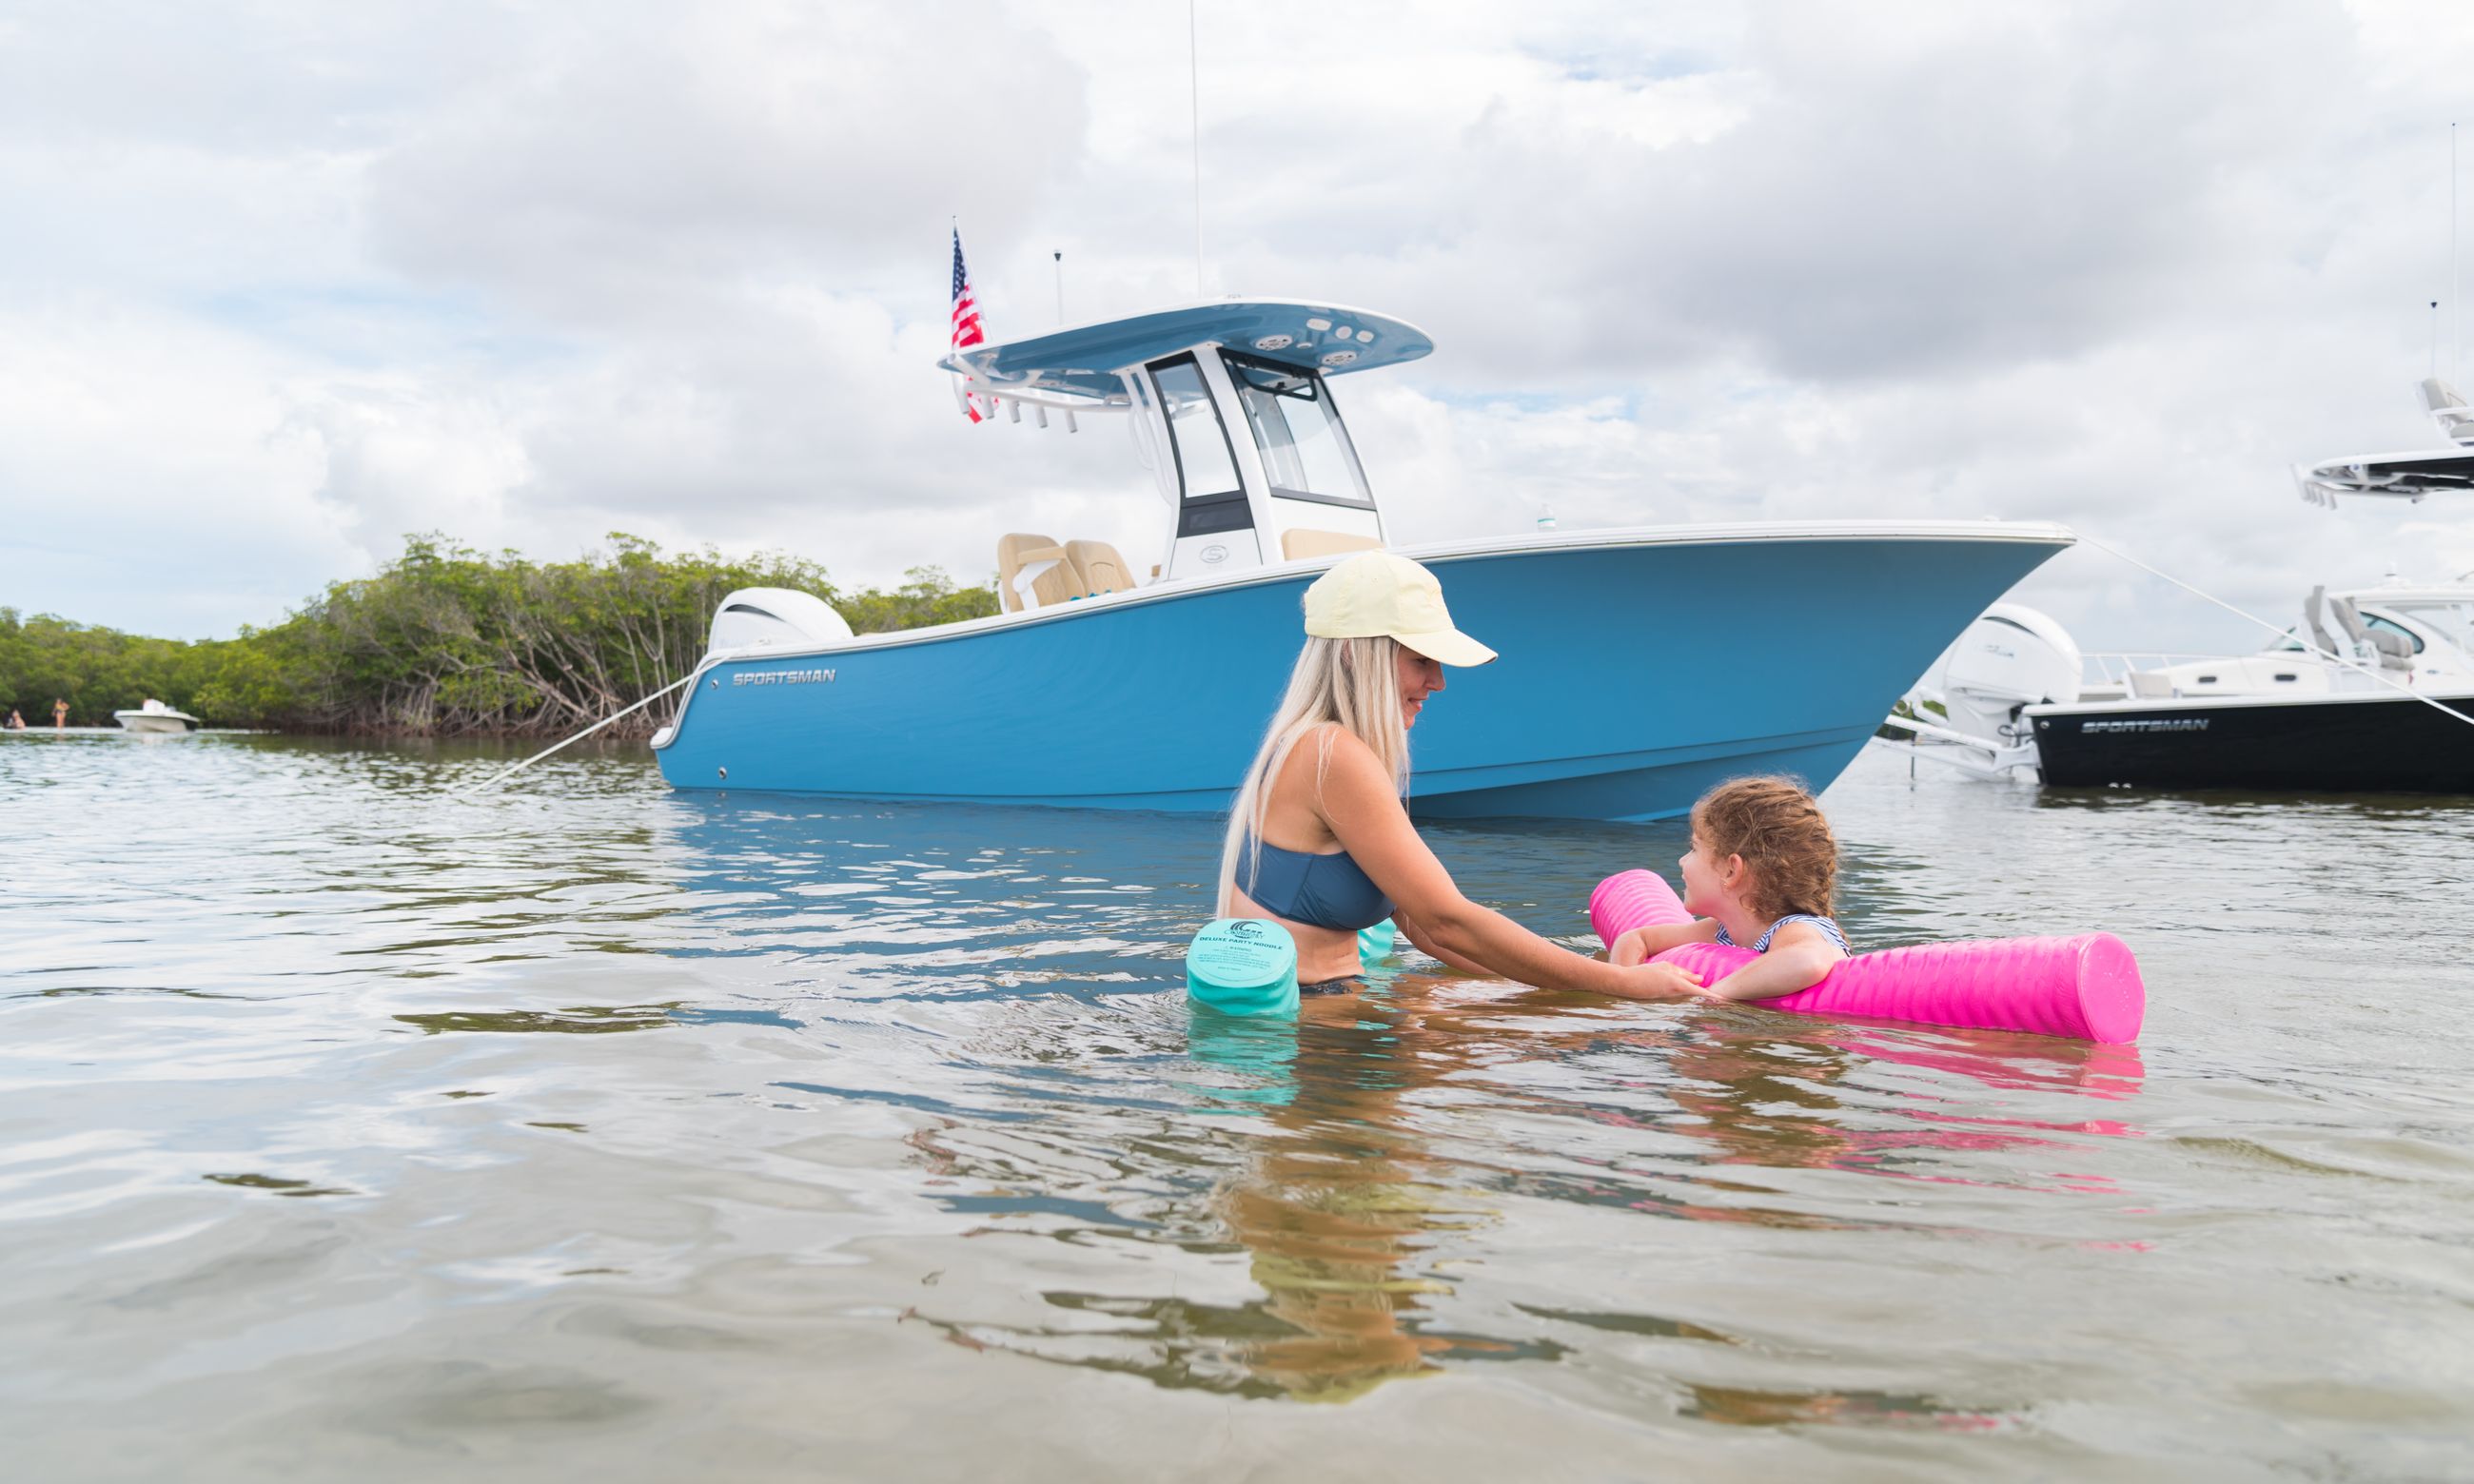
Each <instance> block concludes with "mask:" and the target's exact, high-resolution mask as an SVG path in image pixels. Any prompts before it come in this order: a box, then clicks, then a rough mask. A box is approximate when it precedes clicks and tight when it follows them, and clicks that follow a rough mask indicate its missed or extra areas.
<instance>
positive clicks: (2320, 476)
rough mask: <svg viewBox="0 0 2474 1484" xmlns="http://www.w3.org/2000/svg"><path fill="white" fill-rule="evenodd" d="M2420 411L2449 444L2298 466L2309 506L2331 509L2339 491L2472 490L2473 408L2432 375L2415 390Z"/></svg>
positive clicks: (2418, 493) (2394, 494) (2396, 494)
mask: <svg viewBox="0 0 2474 1484" xmlns="http://www.w3.org/2000/svg"><path fill="white" fill-rule="evenodd" d="M2415 390H2416V391H2417V392H2418V393H2419V394H2420V396H2421V399H2422V410H2423V411H2424V412H2425V413H2427V414H2429V415H2430V417H2431V420H2432V421H2434V422H2436V423H2438V424H2439V431H2440V432H2441V433H2443V434H2445V435H2447V438H2448V441H2449V444H2450V446H2448V447H2446V448H2423V449H2413V450H2409V451H2407V452H2404V453H2355V454H2347V455H2346V456H2345V457H2343V458H2341V459H2329V460H2326V461H2325V462H2323V463H2319V464H2297V465H2295V466H2294V467H2293V478H2294V482H2295V483H2296V484H2298V485H2300V486H2301V488H2302V497H2303V498H2304V499H2306V500H2308V501H2310V502H2311V503H2312V504H2314V505H2324V506H2328V507H2330V508H2332V509H2333V508H2334V507H2335V506H2336V503H2337V498H2338V496H2340V495H2348V494H2375V495H2381V496H2385V497H2387V498H2389V499H2403V500H2413V501H2418V500H2420V499H2422V498H2423V497H2424V496H2425V495H2428V494H2433V493H2447V492H2457V493H2462V492H2463V491H2468V490H2474V407H2468V406H2467V405H2466V403H2465V398H2463V397H2462V396H2460V395H2457V389H2456V388H2455V387H2453V386H2450V385H2449V384H2448V383H2447V382H2445V381H2442V380H2440V379H2439V378H2438V377H2437V376H2434V377H2431V378H2429V379H2428V380H2425V381H2424V382H2422V383H2421V385H2420V386H2419V387H2417V388H2416V389H2415Z"/></svg>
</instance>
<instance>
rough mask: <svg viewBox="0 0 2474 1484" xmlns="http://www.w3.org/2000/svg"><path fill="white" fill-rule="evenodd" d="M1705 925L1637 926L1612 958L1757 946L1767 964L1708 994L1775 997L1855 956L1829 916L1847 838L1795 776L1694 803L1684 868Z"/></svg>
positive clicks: (1744, 782)
mask: <svg viewBox="0 0 2474 1484" xmlns="http://www.w3.org/2000/svg"><path fill="white" fill-rule="evenodd" d="M1679 864H1680V865H1681V866H1682V868H1683V871H1684V908H1685V910H1686V911H1687V912H1689V913H1691V914H1692V915H1693V917H1694V919H1695V920H1696V921H1694V922H1680V923H1676V924H1674V925H1672V926H1667V927H1636V928H1634V929H1633V930H1632V931H1630V932H1628V933H1625V934H1624V935H1623V936H1622V937H1620V938H1617V939H1616V940H1615V941H1614V943H1613V945H1612V946H1611V947H1610V948H1609V950H1608V952H1607V958H1608V961H1609V962H1611V963H1614V964H1620V965H1626V966H1629V965H1633V964H1637V963H1640V962H1642V961H1643V960H1645V959H1647V958H1649V957H1650V956H1651V955H1653V954H1657V953H1662V952H1664V951H1666V950H1667V949H1668V948H1672V947H1677V946H1680V945H1684V944H1687V943H1724V944H1749V945H1751V946H1752V950H1753V951H1754V952H1756V953H1758V954H1759V955H1760V957H1759V958H1758V959H1755V960H1754V961H1753V962H1751V963H1749V964H1746V965H1745V966H1744V967H1743V968H1741V969H1736V970H1735V971H1734V973H1731V974H1729V975H1727V976H1726V977H1724V978H1722V979H1720V980H1719V981H1718V982H1717V983H1715V984H1712V985H1709V986H1707V987H1706V988H1704V989H1703V990H1702V991H1701V993H1704V994H1709V995H1712V996H1715V997H1717V998H1721V999H1770V998H1774V997H1776V996H1778V995H1781V994H1792V993H1795V992H1796V991H1798V990H1808V989H1810V988H1812V987H1813V986H1814V985H1816V984H1819V983H1820V982H1821V981H1822V979H1823V978H1824V977H1825V976H1826V975H1828V974H1829V972H1830V969H1831V966H1832V965H1834V964H1836V963H1837V962H1838V961H1839V960H1840V959H1843V958H1845V957H1846V956H1847V951H1848V950H1847V936H1846V934H1844V933H1841V932H1840V931H1839V930H1838V924H1837V923H1836V922H1831V918H1830V888H1831V881H1832V879H1833V878H1834V877H1835V876H1836V875H1837V874H1838V841H1837V839H1836V838H1835V837H1833V836H1832V835H1831V832H1830V821H1829V820H1827V819H1825V818H1823V817H1822V813H1821V805H1820V804H1818V803H1816V802H1813V798H1812V796H1811V795H1810V794H1808V793H1807V792H1805V791H1804V788H1803V787H1802V786H1801V785H1799V784H1798V783H1796V782H1795V781H1794V780H1793V779H1790V778H1731V779H1729V780H1728V781H1727V782H1724V783H1721V784H1719V785H1718V786H1717V787H1716V788H1713V789H1711V790H1710V792H1709V793H1707V794H1705V795H1703V796H1702V799H1701V802H1699V803H1696V804H1694V805H1693V806H1692V849H1691V850H1690V851H1689V852H1688V853H1686V855H1685V857H1684V859H1683V860H1682V861H1681V862H1679Z"/></svg>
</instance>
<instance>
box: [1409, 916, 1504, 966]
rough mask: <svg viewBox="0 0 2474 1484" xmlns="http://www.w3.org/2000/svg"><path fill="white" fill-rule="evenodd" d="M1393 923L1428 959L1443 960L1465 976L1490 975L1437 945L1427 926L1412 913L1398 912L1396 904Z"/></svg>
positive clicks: (1474, 964)
mask: <svg viewBox="0 0 2474 1484" xmlns="http://www.w3.org/2000/svg"><path fill="white" fill-rule="evenodd" d="M1392 921H1394V922H1397V923H1399V924H1400V936H1401V937H1403V938H1406V939H1408V940H1409V944H1410V946H1412V947H1414V948H1416V949H1417V950H1418V951H1419V952H1420V953H1423V954H1425V955H1426V956H1427V957H1428V958H1436V959H1441V960H1443V962H1444V963H1445V964H1448V965H1450V966H1451V967H1452V968H1454V969H1459V970H1460V971H1461V972H1462V973H1465V974H1479V975H1486V974H1488V973H1489V970H1488V969H1486V968H1485V966H1483V965H1480V964H1476V963H1472V962H1471V961H1469V960H1468V959H1465V958H1462V957H1461V956H1460V955H1459V954H1456V953H1454V952H1452V951H1451V950H1450V949H1448V948H1446V947H1444V946H1443V945H1442V944H1440V943H1437V942H1436V941H1435V935H1434V934H1433V933H1430V932H1428V931H1426V925H1425V924H1424V923H1423V922H1419V921H1418V919H1417V918H1416V917H1415V916H1413V915H1411V914H1410V913H1407V912H1403V911H1400V910H1398V909H1397V906H1396V904H1395V909H1394V911H1393V913H1392Z"/></svg>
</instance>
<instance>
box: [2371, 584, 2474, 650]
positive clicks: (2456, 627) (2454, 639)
mask: <svg viewBox="0 0 2474 1484" xmlns="http://www.w3.org/2000/svg"><path fill="white" fill-rule="evenodd" d="M2380 607H2382V608H2385V609H2387V610H2389V611H2390V612H2393V613H2395V614H2396V615H2397V616H2399V617H2400V618H2410V619H2413V621H2414V622H2415V623H2418V624H2421V625H2422V626H2423V627H2425V628H2428V629H2437V630H2438V631H2439V634H2440V637H2442V638H2444V639H2446V640H2447V641H2448V642H2449V643H2451V644H2454V645H2456V646H2457V647H2458V648H2459V649H2461V650H2463V651H2464V652H2465V653H2466V654H2468V655H2474V598H2458V599H2454V600H2448V599H2442V600H2440V601H2438V602H2428V601H2426V602H2416V603H2395V602H2385V603H2382V604H2381V605H2380ZM2364 616H2365V617H2369V616H2370V615H2368V614H2365V615H2364ZM2373 622H2377V620H2376V619H2373Z"/></svg>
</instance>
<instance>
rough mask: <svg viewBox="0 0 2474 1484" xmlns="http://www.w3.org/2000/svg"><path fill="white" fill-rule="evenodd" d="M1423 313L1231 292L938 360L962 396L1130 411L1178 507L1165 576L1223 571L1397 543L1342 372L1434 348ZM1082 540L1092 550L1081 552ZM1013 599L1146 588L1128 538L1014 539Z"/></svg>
mask: <svg viewBox="0 0 2474 1484" xmlns="http://www.w3.org/2000/svg"><path fill="white" fill-rule="evenodd" d="M1433 349H1434V342H1433V340H1431V339H1430V338H1428V337H1427V335H1426V334H1425V332H1424V331H1422V330H1420V329H1419V328H1418V327H1417V326H1415V325H1413V324H1409V323H1404V322H1402V321H1399V320H1395V319H1392V318H1391V317H1389V316H1387V315H1379V314H1374V313H1372V312H1370V311H1368V310H1364V309H1352V308H1348V307H1346V306H1344V305H1340V304H1332V303H1325V302H1320V301H1306V300H1296V299H1229V300H1223V301H1218V302H1209V303H1201V304H1193V305H1188V306H1185V307H1182V308H1176V309H1166V310H1160V311H1156V312H1154V313H1151V314H1142V315H1135V316H1132V317H1130V318H1128V319H1119V320H1108V321H1104V322H1100V323H1092V324H1083V325H1076V326H1073V327H1070V328H1066V329H1060V330H1055V331H1051V332H1050V333H1048V334H1044V335H1036V336H1032V337H1031V338H1029V339H1026V340H1018V341H1011V342H1007V343H1006V344H1004V345H989V346H972V347H967V348H964V349H961V350H957V351H955V352H954V353H953V354H952V355H949V356H947V357H946V358H945V360H944V361H943V362H942V363H941V364H942V365H943V366H944V367H945V369H946V370H948V371H953V372H955V373H956V377H957V379H956V381H955V395H957V396H958V397H961V398H963V399H965V400H966V401H967V400H968V399H970V398H974V397H976V398H981V399H983V400H985V401H986V402H988V403H989V404H990V406H991V407H992V408H998V407H1002V408H1004V409H1005V410H1006V411H1007V415H1008V416H1009V417H1010V418H1011V419H1012V420H1014V421H1017V422H1019V421H1020V420H1021V419H1022V409H1024V408H1026V407H1028V408H1030V409H1031V412H1032V415H1033V418H1034V420H1036V421H1037V423H1038V424H1039V425H1040V426H1042V427H1045V426H1047V425H1048V414H1049V413H1050V412H1052V411H1055V412H1061V413H1063V414H1064V416H1065V419H1066V425H1067V427H1068V428H1069V429H1076V428H1079V422H1078V421H1077V420H1076V419H1078V417H1079V415H1082V414H1089V413H1102V414H1109V413H1114V414H1122V415H1124V416H1125V417H1126V419H1127V420H1128V426H1129V428H1130V430H1131V433H1132V436H1133V442H1134V447H1135V450H1136V452H1137V455H1138V456H1139V458H1140V459H1141V462H1142V464H1143V466H1144V467H1146V468H1148V469H1149V470H1150V471H1151V473H1152V479H1153V481H1154V483H1155V484H1156V486H1157V488H1158V491H1159V493H1160V497H1161V498H1162V499H1163V500H1164V501H1166V502H1167V505H1168V511H1169V519H1168V522H1167V524H1168V536H1167V540H1166V544H1165V549H1164V550H1163V551H1162V553H1161V556H1160V560H1159V562H1158V563H1157V564H1156V565H1155V566H1153V567H1152V576H1153V577H1154V578H1155V579H1159V580H1165V581H1175V580H1177V579H1180V578H1189V577H1201V576H1214V575H1219V574H1222V573H1226V572H1233V571H1238V570H1242V569H1244V568H1247V567H1256V566H1267V565H1272V564H1275V563H1279V562H1297V561H1304V560H1308V559H1311V558H1316V557H1326V556H1335V555H1339V554H1341V553H1345V552H1350V551H1357V550H1364V549H1371V548H1374V547H1377V546H1381V545H1383V544H1384V542H1385V532H1384V528H1383V516H1382V512H1381V510H1380V509H1379V508H1378V507H1377V505H1376V503H1375V499H1374V493H1373V491H1372V490H1371V489H1370V487H1369V485H1368V484H1367V480H1366V471H1365V468H1364V467H1363V466H1362V465H1361V464H1360V463H1359V461H1358V457H1357V448H1356V445H1355V443H1353V442H1352V441H1351V440H1350V438H1349V435H1348V428H1347V424H1346V422H1345V421H1344V420H1343V419H1342V418H1341V415H1340V408H1339V405H1338V404H1337V403H1336V402H1335V401H1334V400H1333V398H1332V394H1331V387H1330V378H1331V377H1333V376H1337V375H1341V374H1343V373H1345V372H1349V371H1370V370H1373V369H1375V368H1377V367H1384V366H1396V365H1399V364H1400V363H1402V362H1404V361H1413V360H1416V359H1418V358H1419V357H1420V356H1424V355H1426V354H1428V353H1430V352H1431V351H1432V350H1433ZM1078 547H1079V548H1081V549H1080V550H1079V551H1078V550H1077V548H1078ZM998 566H999V578H1000V596H1001V598H1002V599H1003V601H1004V603H1005V606H1006V607H1007V609H1008V610H1011V609H1017V608H1023V609H1029V608H1037V607H1039V606H1041V605H1042V604H1045V603H1055V602H1070V601H1072V600H1074V599H1077V598H1083V597H1090V596H1095V595H1097V594H1099V593H1102V592H1111V591H1119V590H1123V589H1124V588H1126V587H1129V586H1139V584H1137V583H1135V582H1134V581H1133V580H1132V578H1131V575H1130V568H1128V566H1127V565H1126V563H1125V562H1123V560H1122V559H1121V558H1117V556H1116V553H1115V551H1114V549H1113V548H1110V547H1108V546H1107V545H1106V543H1104V542H1099V541H1067V542H1061V543H1060V542H1055V541H1051V540H1048V539H1046V538H1041V537H1031V536H1009V537H1007V538H1006V539H1005V541H1004V542H1001V543H1000V547H999V552H998Z"/></svg>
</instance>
